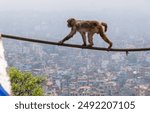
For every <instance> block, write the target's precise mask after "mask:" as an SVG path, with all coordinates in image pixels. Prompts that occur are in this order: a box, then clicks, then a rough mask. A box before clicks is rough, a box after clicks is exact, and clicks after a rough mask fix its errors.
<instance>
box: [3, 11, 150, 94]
mask: <svg viewBox="0 0 150 113" xmlns="http://www.w3.org/2000/svg"><path fill="white" fill-rule="evenodd" d="M16 13H17V12H16ZM92 14H93V13H92ZM12 15H14V14H12ZM12 15H11V14H10V15H9V16H11V17H12V18H11V20H10V19H9V18H8V15H6V14H3V16H2V18H0V32H2V33H7V34H13V35H17V36H25V37H29V38H37V39H40V38H43V40H51V41H59V40H61V39H62V38H63V37H64V36H65V35H66V34H67V33H68V32H69V30H68V28H67V26H66V19H67V18H68V17H70V16H71V14H70V13H68V14H66V15H68V16H64V14H62V15H61V14H60V15H59V16H61V20H60V17H58V15H54V16H48V14H47V13H44V14H41V13H40V14H39V13H34V14H30V13H27V15H28V16H29V17H26V18H23V15H20V16H12ZM16 15H17V14H16ZM40 15H42V17H43V18H42V17H41V18H40ZM76 15H78V16H76V17H80V18H82V16H81V15H79V14H76ZM112 15H113V16H112ZM120 15H121V13H120ZM120 15H119V16H120ZM143 15H144V14H143ZM103 16H104V17H105V18H102V20H106V22H107V23H108V26H109V28H108V33H107V35H108V36H109V37H110V39H111V40H112V42H113V43H114V45H113V48H142V47H149V43H150V38H149V36H150V31H149V30H148V28H149V27H150V22H149V18H150V16H149V15H147V14H145V15H144V16H147V18H144V17H141V16H139V15H136V14H135V15H132V14H130V13H129V14H128V15H127V16H130V17H131V18H132V19H128V18H127V16H124V17H122V18H123V20H122V19H120V18H119V16H117V15H114V14H110V15H109V14H107V15H105V14H104V15H103ZM121 16H122V15H121ZM94 17H95V18H96V19H100V18H101V17H102V15H101V16H100V17H99V16H97V14H95V15H94V14H93V15H92V16H90V14H88V13H87V15H86V19H93V18H94ZM148 17H149V18H148ZM141 20H142V21H143V22H145V23H146V24H145V25H143V23H139V21H141ZM6 24H7V26H6ZM139 31H140V32H139ZM55 37H56V38H55ZM66 43H76V44H82V42H81V36H80V35H79V34H77V35H76V36H75V37H74V38H73V39H71V40H70V41H68V42H66ZM94 43H95V46H98V47H107V46H108V45H107V44H106V43H105V42H103V41H102V40H101V38H99V36H98V35H95V38H94ZM4 47H5V57H6V59H7V62H8V66H9V67H12V66H13V67H17V68H18V69H20V70H22V71H29V72H32V73H33V74H34V75H35V76H36V75H43V76H46V77H47V83H46V85H45V86H43V88H44V90H45V95H61V96H81V95H82V96H86V95H90V96H107V95H108V96H117V95H121V96H130V95H132V96H137V95H141V96H142V95H150V52H129V54H128V55H126V53H120V52H102V51H91V50H84V49H73V48H66V47H59V46H51V45H42V44H33V43H27V42H20V41H14V40H8V39H5V40H4Z"/></svg>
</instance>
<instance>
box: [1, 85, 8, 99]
mask: <svg viewBox="0 0 150 113" xmlns="http://www.w3.org/2000/svg"><path fill="white" fill-rule="evenodd" d="M0 96H9V94H8V93H7V91H5V89H4V88H3V87H2V86H1V84H0Z"/></svg>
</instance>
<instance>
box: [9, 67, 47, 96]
mask: <svg viewBox="0 0 150 113" xmlns="http://www.w3.org/2000/svg"><path fill="white" fill-rule="evenodd" d="M9 76H10V81H11V85H12V93H13V95H15V96H42V95H43V89H42V83H43V82H44V78H43V77H39V76H33V75H32V74H31V73H29V72H21V71H19V70H18V69H16V68H13V67H12V68H10V69H9Z"/></svg>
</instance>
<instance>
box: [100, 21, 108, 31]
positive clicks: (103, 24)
mask: <svg viewBox="0 0 150 113" xmlns="http://www.w3.org/2000/svg"><path fill="white" fill-rule="evenodd" d="M101 24H102V26H104V28H105V32H106V31H107V24H106V23H104V22H102V23H101Z"/></svg>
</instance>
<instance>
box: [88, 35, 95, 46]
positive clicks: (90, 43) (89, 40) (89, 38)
mask: <svg viewBox="0 0 150 113" xmlns="http://www.w3.org/2000/svg"><path fill="white" fill-rule="evenodd" d="M93 35H94V33H90V32H89V33H88V42H89V45H88V46H89V47H92V46H93V45H94V43H93Z"/></svg>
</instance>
